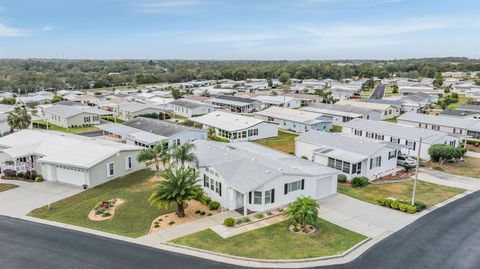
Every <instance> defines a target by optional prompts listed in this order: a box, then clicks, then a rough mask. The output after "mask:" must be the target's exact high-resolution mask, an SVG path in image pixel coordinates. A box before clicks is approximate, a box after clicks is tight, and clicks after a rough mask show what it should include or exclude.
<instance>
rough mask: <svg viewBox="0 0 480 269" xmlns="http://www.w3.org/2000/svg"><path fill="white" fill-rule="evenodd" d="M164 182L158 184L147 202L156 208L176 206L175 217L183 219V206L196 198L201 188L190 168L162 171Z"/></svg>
mask: <svg viewBox="0 0 480 269" xmlns="http://www.w3.org/2000/svg"><path fill="white" fill-rule="evenodd" d="M162 176H163V177H164V178H165V180H164V181H161V182H160V183H159V186H158V187H157V189H156V190H155V191H154V192H153V193H152V195H151V196H150V198H149V199H148V201H149V202H150V204H151V205H155V206H157V207H170V206H172V205H177V215H178V216H179V217H180V218H183V217H185V205H186V202H187V201H188V200H191V199H194V198H195V197H198V196H199V195H200V194H201V192H202V187H201V186H200V185H198V184H197V180H196V178H195V172H194V170H193V169H192V168H183V167H182V168H178V169H172V168H168V169H167V170H165V171H163V173H162Z"/></svg>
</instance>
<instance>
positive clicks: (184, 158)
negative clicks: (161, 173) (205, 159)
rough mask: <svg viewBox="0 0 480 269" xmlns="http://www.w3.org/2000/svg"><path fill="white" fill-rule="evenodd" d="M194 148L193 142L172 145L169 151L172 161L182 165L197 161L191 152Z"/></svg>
mask: <svg viewBox="0 0 480 269" xmlns="http://www.w3.org/2000/svg"><path fill="white" fill-rule="evenodd" d="M194 148H195V145H193V144H183V145H180V146H174V147H173V148H172V153H171V156H172V162H174V163H176V164H180V165H181V166H182V167H183V166H185V163H197V162H198V159H197V157H196V156H195V154H194V153H193V152H192V150H193V149H194Z"/></svg>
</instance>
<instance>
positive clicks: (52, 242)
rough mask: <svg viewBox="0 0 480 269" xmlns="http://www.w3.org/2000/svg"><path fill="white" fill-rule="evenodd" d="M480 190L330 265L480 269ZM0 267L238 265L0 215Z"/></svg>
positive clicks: (108, 268) (342, 268) (344, 268)
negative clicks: (343, 261)
mask: <svg viewBox="0 0 480 269" xmlns="http://www.w3.org/2000/svg"><path fill="white" fill-rule="evenodd" d="M479 205H480V192H478V193H474V194H471V195H469V196H467V197H465V198H463V199H460V200H457V201H455V202H454V203H450V204H449V205H447V206H444V207H442V208H440V209H438V210H436V211H434V212H432V213H430V214H428V215H426V216H425V217H423V218H421V219H420V220H418V221H417V222H415V223H413V224H411V225H409V226H407V227H405V228H404V229H402V230H401V231H399V232H397V233H395V234H394V235H392V236H390V237H388V238H387V239H385V240H383V241H382V242H380V243H379V244H377V245H375V246H374V247H372V248H371V249H369V250H368V251H367V252H366V253H364V254H363V255H362V256H360V257H359V258H358V259H356V260H354V261H353V262H351V263H348V264H344V265H337V266H329V267H323V268H335V269H353V268H355V269H377V268H378V269H384V268H388V269H413V268H415V269H428V268H432V269H434V268H435V269H450V268H451V269H469V268H472V269H473V268H475V269H477V268H480V225H479V224H480V210H479ZM0 268H12V269H17V268H18V269H20V268H21V269H30V268H35V269H37V268H72V269H75V268H82V269H89V268H106V269H116V268H142V269H143V268H168V269H177V268H178V269H180V268H182V269H190V268H213V269H215V268H238V267H236V266H232V265H226V264H221V263H218V262H214V261H207V260H202V259H198V258H194V257H190V256H184V255H180V254H174V253H170V252H165V251H161V250H157V249H153V248H148V247H143V246H139V245H135V244H130V243H126V242H123V241H117V240H112V239H108V238H103V237H98V236H94V235H90V234H84V233H81V232H76V231H70V230H65V229H61V228H56V227H51V226H47V225H42V224H37V223H31V222H28V221H24V220H17V219H12V218H8V217H2V216H0Z"/></svg>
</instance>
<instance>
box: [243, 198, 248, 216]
mask: <svg viewBox="0 0 480 269" xmlns="http://www.w3.org/2000/svg"><path fill="white" fill-rule="evenodd" d="M247 214H248V213H247V195H245V194H243V215H244V216H246V215H247Z"/></svg>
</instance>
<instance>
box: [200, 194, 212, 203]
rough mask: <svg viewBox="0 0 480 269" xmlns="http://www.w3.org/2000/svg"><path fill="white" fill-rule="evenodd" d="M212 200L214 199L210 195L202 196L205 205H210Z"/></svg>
mask: <svg viewBox="0 0 480 269" xmlns="http://www.w3.org/2000/svg"><path fill="white" fill-rule="evenodd" d="M211 201H212V198H210V197H208V196H206V195H205V196H203V197H202V201H201V202H202V203H203V204H204V205H209V204H210V202H211Z"/></svg>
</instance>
